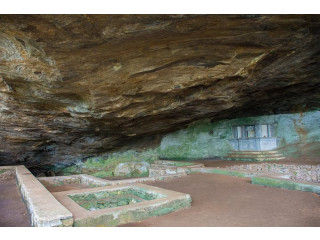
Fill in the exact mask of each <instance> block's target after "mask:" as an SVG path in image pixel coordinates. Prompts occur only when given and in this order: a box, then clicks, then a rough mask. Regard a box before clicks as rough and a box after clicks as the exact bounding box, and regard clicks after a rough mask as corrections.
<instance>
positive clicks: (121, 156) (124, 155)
mask: <svg viewBox="0 0 320 240" xmlns="http://www.w3.org/2000/svg"><path fill="white" fill-rule="evenodd" d="M158 159H159V156H158V153H157V150H155V149H150V150H147V151H143V152H137V151H134V150H129V151H126V152H121V153H119V152H116V153H112V154H110V155H107V156H98V157H91V158H87V159H86V160H85V161H84V162H83V163H82V164H78V165H72V166H69V167H66V168H64V169H63V170H62V171H63V175H65V176H67V175H72V174H79V173H83V174H88V175H92V176H94V177H99V178H104V177H112V176H114V170H115V168H116V166H117V165H118V164H119V163H125V162H142V161H144V162H149V163H153V162H154V161H155V160H158ZM145 176H148V172H145V173H139V172H133V173H131V174H130V176H127V177H145Z"/></svg>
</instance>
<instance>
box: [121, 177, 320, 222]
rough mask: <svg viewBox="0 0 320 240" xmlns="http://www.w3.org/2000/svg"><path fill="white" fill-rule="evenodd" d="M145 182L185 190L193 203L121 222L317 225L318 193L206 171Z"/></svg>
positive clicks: (319, 204)
mask: <svg viewBox="0 0 320 240" xmlns="http://www.w3.org/2000/svg"><path fill="white" fill-rule="evenodd" d="M146 184H149V185H153V186H157V187H161V188H165V189H169V190H173V191H178V192H183V193H188V194H190V195H191V197H192V200H193V201H192V207H191V208H189V209H186V210H181V211H178V212H174V213H170V214H167V215H163V216H159V217H155V218H150V219H146V220H144V221H141V222H139V223H130V224H125V225H122V226H126V227H133V226H135V227H258V226H260V227H280V226H281V227H307V226H308V227H311V226H317V227H319V226H320V197H319V196H318V195H317V194H313V193H307V192H300V191H291V190H285V189H278V188H269V187H262V186H259V185H253V184H250V181H249V179H245V178H237V177H231V176H224V175H216V174H205V173H203V174H201V173H198V174H192V175H188V176H187V177H183V178H180V179H172V180H168V181H158V182H146Z"/></svg>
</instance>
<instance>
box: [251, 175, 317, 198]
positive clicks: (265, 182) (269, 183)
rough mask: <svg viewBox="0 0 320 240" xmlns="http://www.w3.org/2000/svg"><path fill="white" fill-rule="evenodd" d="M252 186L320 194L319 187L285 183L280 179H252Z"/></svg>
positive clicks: (291, 182)
mask: <svg viewBox="0 0 320 240" xmlns="http://www.w3.org/2000/svg"><path fill="white" fill-rule="evenodd" d="M251 182H252V184H258V185H262V186H265V187H276V188H283V189H289V190H299V191H304V192H314V193H318V194H320V185H318V186H317V185H311V184H304V183H298V182H293V181H286V180H281V179H273V178H264V177H252V178H251Z"/></svg>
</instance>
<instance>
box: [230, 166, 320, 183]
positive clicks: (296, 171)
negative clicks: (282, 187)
mask: <svg viewBox="0 0 320 240" xmlns="http://www.w3.org/2000/svg"><path fill="white" fill-rule="evenodd" d="M227 169H231V170H249V171H257V172H260V173H263V172H266V173H267V172H270V173H279V174H288V175H290V178H291V179H294V180H301V181H307V182H314V183H320V165H284V164H270V163H261V164H249V165H239V166H231V167H228V168H227Z"/></svg>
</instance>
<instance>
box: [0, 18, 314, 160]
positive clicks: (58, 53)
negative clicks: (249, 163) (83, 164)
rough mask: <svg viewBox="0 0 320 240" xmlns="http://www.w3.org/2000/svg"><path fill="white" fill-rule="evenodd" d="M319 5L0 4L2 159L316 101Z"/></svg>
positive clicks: (51, 155) (91, 146)
mask: <svg viewBox="0 0 320 240" xmlns="http://www.w3.org/2000/svg"><path fill="white" fill-rule="evenodd" d="M319 26H320V17H319V15H305V16H304V15H289V16H286V15H250V16H249V15H241V16H240V15H0V99H1V102H0V121H1V125H0V164H1V165H4V164H8V163H16V164H21V163H22V164H27V165H28V164H31V165H32V164H45V163H53V162H64V163H67V162H72V161H74V160H75V159H78V158H82V157H84V156H89V155H93V154H96V153H102V152H106V151H109V150H112V149H115V148H118V147H121V146H123V145H125V144H127V143H132V142H139V139H143V138H146V137H149V136H155V135H157V134H162V133H166V132H169V131H173V130H176V129H179V128H182V127H184V126H186V124H188V123H190V122H192V121H194V120H198V119H201V118H212V119H222V118H235V117H239V116H243V115H250V114H251V115H258V114H273V113H284V112H291V111H299V110H301V109H313V108H318V107H319V106H320V101H319V100H320V94H319V87H320V79H319V76H320V70H319V69H320V66H319V51H320V39H319V35H320V28H319Z"/></svg>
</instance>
